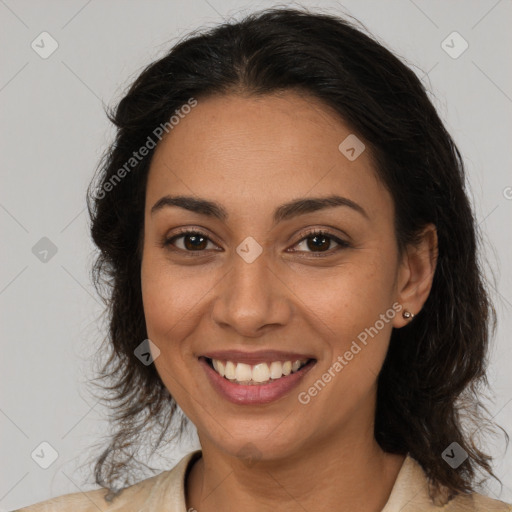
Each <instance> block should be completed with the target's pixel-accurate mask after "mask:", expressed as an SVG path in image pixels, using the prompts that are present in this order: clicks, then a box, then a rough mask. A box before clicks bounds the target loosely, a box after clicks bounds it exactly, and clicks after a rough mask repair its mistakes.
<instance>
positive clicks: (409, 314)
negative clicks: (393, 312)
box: [402, 310, 414, 320]
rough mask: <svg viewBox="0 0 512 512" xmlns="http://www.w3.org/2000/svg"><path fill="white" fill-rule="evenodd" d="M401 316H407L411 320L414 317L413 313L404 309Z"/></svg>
mask: <svg viewBox="0 0 512 512" xmlns="http://www.w3.org/2000/svg"><path fill="white" fill-rule="evenodd" d="M402 316H403V317H404V318H408V319H410V320H412V319H413V318H414V313H411V312H410V311H407V310H405V311H404V312H403V313H402Z"/></svg>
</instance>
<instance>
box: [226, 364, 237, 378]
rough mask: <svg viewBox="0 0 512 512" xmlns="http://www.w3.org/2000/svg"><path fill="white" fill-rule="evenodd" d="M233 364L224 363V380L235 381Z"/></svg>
mask: <svg viewBox="0 0 512 512" xmlns="http://www.w3.org/2000/svg"><path fill="white" fill-rule="evenodd" d="M235 369H236V368H235V364H234V363H232V362H231V361H226V366H225V370H224V371H225V375H224V376H225V377H226V379H230V380H233V379H236V375H235Z"/></svg>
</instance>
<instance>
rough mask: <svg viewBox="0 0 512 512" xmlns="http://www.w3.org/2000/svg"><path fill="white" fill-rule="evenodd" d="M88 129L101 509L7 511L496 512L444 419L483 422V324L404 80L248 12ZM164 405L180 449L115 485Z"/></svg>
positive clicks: (271, 17) (450, 177) (298, 24)
mask: <svg viewBox="0 0 512 512" xmlns="http://www.w3.org/2000/svg"><path fill="white" fill-rule="evenodd" d="M111 119H112V121H113V122H114V123H115V124H116V126H117V127H118V132H117V139H116V141H115V143H114V144H113V145H112V147H111V148H110V151H109V153H108V154H107V157H106V159H105V160H104V162H103V165H102V167H101V173H100V174H99V176H98V180H96V181H95V182H94V183H93V184H91V188H90V191H89V199H90V202H89V211H90V215H91V219H92V227H91V230H92V237H93V239H94V242H95V243H96V245H97V246H98V248H99V249H100V255H99V257H98V260H97V262H96V265H95V268H94V270H95V274H94V275H95V282H96V284H97V285H98V288H99V284H100V283H107V284H109V285H110V287H109V289H108V291H107V297H106V300H108V301H109V302H108V303H109V307H110V309H109V311H110V315H111V316H110V319H111V320H110V333H109V340H110V342H111V347H112V353H111V357H110V360H109V361H108V363H107V364H106V366H105V369H104V370H105V371H104V373H107V374H108V375H107V377H108V378H109V379H111V380H112V382H113V383H114V385H113V387H112V390H113V391H114V395H113V396H112V397H111V401H112V403H111V407H112V406H113V405H112V404H113V403H117V405H116V406H115V409H116V415H115V417H114V424H115V425H116V426H117V427H118V430H117V431H116V432H114V435H113V437H112V439H111V443H110V445H109V446H108V448H107V449H106V450H105V451H104V452H103V454H102V456H101V457H100V458H99V459H98V461H97V464H96V467H95V476H96V483H97V484H98V485H100V486H102V489H99V490H96V491H91V492H87V493H75V494H71V495H66V496H61V497H59V498H56V499H54V500H50V501H48V502H44V503H41V504H39V505H34V506H32V507H28V508H24V509H22V510H27V511H38V510H55V511H60V510H74V511H75V510H83V511H89V510H90V511H92V510H97V509H100V510H123V511H126V510H141V509H142V508H144V509H145V510H153V511H160V510H161V511H164V510H166V511H169V512H171V511H172V512H178V511H179V512H184V511H185V510H197V511H199V512H211V511H218V510H241V509H242V510H244V511H248V512H251V511H260V512H261V511H270V510H272V511H275V510H308V511H324V510H337V511H343V512H348V511H350V512H352V511H356V510H364V511H366V512H377V511H383V512H398V511H403V512H407V511H415V512H422V511H435V510H441V509H442V510H453V511H462V510H475V511H489V510H497V511H510V510H512V506H511V505H509V504H506V503H504V502H502V501H499V500H496V499H493V498H490V497H487V496H485V495H482V494H479V493H477V492H475V488H476V485H477V482H476V474H477V471H479V470H484V471H486V472H488V473H489V474H490V475H492V476H494V474H493V473H492V469H491V462H492V459H491V457H490V456H488V455H486V454H485V453H483V452H482V451H480V450H479V449H478V448H477V447H476V446H475V445H474V444H473V443H472V441H473V438H472V436H471V435H470V433H468V431H467V430H465V429H463V425H462V423H461V415H462V413H465V415H466V416H467V417H469V418H470V419H471V420H473V422H476V423H477V424H478V425H479V427H480V426H481V425H480V424H479V422H481V421H483V420H484V418H483V417H481V416H480V414H481V413H480V412H479V406H480V403H479V397H478V395H477V393H476V390H477V388H478V386H479V385H481V384H482V383H485V382H486V380H485V378H486V377H485V376H486V373H485V370H486V368H485V361H486V354H487V349H488V341H489V339H490V332H489V331H490V330H492V329H491V328H492V327H493V326H494V324H493V321H494V319H495V312H494V309H493V306H492V304H491V302H490V300H489V297H488V295H487V291H486V289H485V287H484V281H483V277H482V274H481V271H480V268H479V265H478V254H477V236H478V233H477V225H476V223H475V221H474V217H473V213H472V210H471V206H470V203H469V200H468V197H467V195H466V192H465V181H464V180H465V175H464V169H463V163H462V158H461V155H460V154H459V151H458V150H457V148H456V146H455V144H454V142H453V140H452V139H451V137H450V135H449V134H448V133H447V132H446V130H445V128H444V126H443V124H442V122H441V120H440V119H439V117H438V115H437V113H436V111H435V109H434V107H433V106H432V104H431V103H430V101H429V100H428V97H427V95H426V93H425V90H424V89H423V87H422V85H421V83H420V81H419V80H418V78H417V77H416V76H415V74H414V73H413V72H412V71H411V70H410V69H409V68H407V67H406V66H405V65H404V64H402V63H401V61H400V60H399V59H398V58H397V57H395V56H394V55H392V54H391V53H390V52H389V51H388V50H387V49H385V48H384V47H383V46H382V45H380V44H379V43H377V42H376V41H374V40H373V39H372V38H370V37H369V36H367V35H365V34H364V33H363V32H362V31H360V30H358V29H356V28H355V27H354V26H353V25H351V24H349V23H348V22H347V21H345V20H341V19H337V18H335V17H332V16H328V15H324V14H312V13H309V12H307V11H305V10H292V9H274V10H267V11H263V12H260V13H257V14H253V15H251V16H249V17H247V18H246V19H244V20H243V21H241V22H238V23H231V24H224V25H221V26H219V27H217V28H215V29H212V30H210V31H208V32H205V33H203V34H199V35H194V36H193V37H190V38H188V39H187V40H185V41H182V42H180V43H179V44H178V45H177V46H176V47H174V48H173V49H172V50H171V51H170V52H169V54H168V55H166V56H165V57H164V58H162V59H160V60H159V61H157V62H155V63H153V64H151V65H150V66H148V67H147V68H146V69H145V70H144V72H143V73H142V74H141V75H140V76H139V77H138V78H137V80H136V81H135V83H134V84H133V85H132V87H131V88H130V90H129V92H128V94H127V95H126V96H125V97H124V98H123V99H122V101H121V102H120V104H119V105H118V107H117V110H116V111H115V113H114V114H112V115H111ZM178 405H179V407H180V409H181V410H183V412H184V413H185V415H186V417H187V418H188V419H189V420H190V421H191V422H192V423H193V424H194V425H195V427H196V428H197V432H198V436H199V440H200V444H201V450H197V451H195V452H192V453H189V454H188V455H187V456H185V457H184V458H183V459H182V460H181V461H180V462H179V463H178V464H177V465H176V466H175V467H174V468H173V469H171V470H169V471H166V472H163V473H160V474H159V475H156V476H154V477H152V478H148V479H145V480H143V481H140V482H138V483H134V482H133V481H130V464H131V463H132V462H131V461H132V459H133V457H134V453H135V450H136V448H137V442H138V441H139V435H140V433H141V432H143V431H144V429H145V428H146V427H148V426H149V425H150V424H151V422H157V424H158V430H159V432H160V433H161V436H160V438H159V440H158V442H157V443H156V446H155V447H154V449H155V450H156V448H157V447H158V446H160V444H161V441H162V440H163V439H166V438H165V434H166V432H167V431H168V427H169V426H170V422H171V419H172V418H173V417H176V413H178V412H179V410H178V409H177V406H178ZM473 435H476V432H473ZM136 438H137V439H136ZM507 439H508V438H507ZM167 440H168V439H167ZM123 479H124V485H121V486H118V485H116V482H119V481H121V480H123ZM443 507H444V508H443Z"/></svg>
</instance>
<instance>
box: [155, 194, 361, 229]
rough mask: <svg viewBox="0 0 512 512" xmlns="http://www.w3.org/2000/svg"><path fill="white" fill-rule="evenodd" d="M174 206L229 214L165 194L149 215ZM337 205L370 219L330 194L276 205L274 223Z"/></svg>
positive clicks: (193, 199)
mask: <svg viewBox="0 0 512 512" xmlns="http://www.w3.org/2000/svg"><path fill="white" fill-rule="evenodd" d="M172 206H176V207H179V208H183V209H185V210H188V211H191V212H194V213H198V214H200V215H206V216H208V217H213V218H216V219H219V220H221V221H223V222H225V221H226V220H227V219H228V217H229V215H228V213H227V211H226V210H225V208H224V207H223V206H221V205H220V204H219V203H216V202H215V201H208V200H207V199H202V198H197V197H193V196H169V195H166V196H164V197H162V198H161V199H159V200H158V201H157V202H156V203H155V204H154V205H153V207H152V208H151V215H154V214H155V213H156V212H158V211H160V210H162V209H164V208H166V207H172ZM338 206H346V207H348V208H352V209H353V210H355V211H356V212H358V213H360V214H361V215H362V216H363V217H365V218H366V219H368V220H370V218H369V216H368V214H367V213H366V211H365V210H364V208H363V207H362V206H361V205H359V204H357V203H356V202H354V201H352V200H351V199H348V198H347V197H342V196H339V195H331V196H327V197H313V198H302V199H295V200H293V201H290V202H288V203H285V204H282V205H281V206H278V207H277V208H276V209H275V210H274V217H273V220H274V224H277V223H279V222H282V221H284V220H289V219H291V218H293V217H296V216H298V215H304V214H306V213H311V212H316V211H319V210H324V209H326V208H335V207H338Z"/></svg>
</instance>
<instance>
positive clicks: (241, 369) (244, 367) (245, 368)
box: [235, 363, 252, 382]
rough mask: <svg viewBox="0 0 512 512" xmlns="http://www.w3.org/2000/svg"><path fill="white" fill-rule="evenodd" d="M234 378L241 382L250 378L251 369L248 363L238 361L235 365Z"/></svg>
mask: <svg viewBox="0 0 512 512" xmlns="http://www.w3.org/2000/svg"><path fill="white" fill-rule="evenodd" d="M235 378H236V380H237V381H239V382H243V381H244V380H251V379H252V370H251V367H250V365H248V364H245V363H238V364H237V365H236V370H235Z"/></svg>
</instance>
